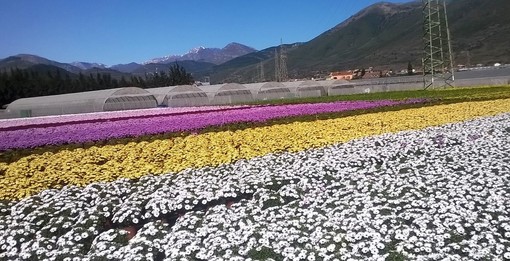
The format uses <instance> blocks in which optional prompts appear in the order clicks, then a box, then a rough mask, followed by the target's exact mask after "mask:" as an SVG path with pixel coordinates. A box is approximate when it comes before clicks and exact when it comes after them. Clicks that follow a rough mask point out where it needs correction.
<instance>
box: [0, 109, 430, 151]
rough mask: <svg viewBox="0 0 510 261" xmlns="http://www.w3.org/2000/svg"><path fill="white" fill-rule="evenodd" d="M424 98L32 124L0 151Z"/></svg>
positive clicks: (4, 140)
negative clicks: (42, 124) (59, 123)
mask: <svg viewBox="0 0 510 261" xmlns="http://www.w3.org/2000/svg"><path fill="white" fill-rule="evenodd" d="M424 101H425V100H423V99H410V100H402V101H392V100H379V101H342V102H333V103H315V104H295V105H280V106H261V107H241V108H239V109H228V110H212V111H211V110H209V111H202V112H197V111H195V112H194V113H192V114H182V113H180V114H168V115H163V116H162V115H156V116H155V115H148V116H147V117H141V118H139V117H135V118H126V119H116V120H115V121H104V120H98V121H92V122H91V121H87V122H85V123H83V122H82V123H77V122H75V123H73V124H63V125H56V126H34V127H30V128H20V129H10V130H4V131H1V132H0V151H2V150H8V149H24V148H33V147H39V146H45V145H62V144H68V143H83V142H91V141H100V140H109V139H112V138H125V137H137V136H144V135H154V134H162V133H171V132H183V131H195V130H199V129H203V128H206V127H210V126H219V125H224V124H229V123H239V122H264V121H267V120H271V119H276V118H283V117H290V116H301V115H314V114H319V113H329V112H341V111H351V110H362V109H371V108H377V107H383V106H395V105H399V104H411V103H421V102H424Z"/></svg>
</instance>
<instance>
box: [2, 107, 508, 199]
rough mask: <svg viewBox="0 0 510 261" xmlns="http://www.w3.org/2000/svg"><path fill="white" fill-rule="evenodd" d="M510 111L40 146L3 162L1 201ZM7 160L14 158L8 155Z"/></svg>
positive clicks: (460, 110) (387, 115) (413, 114)
mask: <svg viewBox="0 0 510 261" xmlns="http://www.w3.org/2000/svg"><path fill="white" fill-rule="evenodd" d="M503 112H510V99H501V100H493V101H483V102H465V103H458V104H449V105H438V106H433V107H423V108H414V109H406V110H401V111H389V112H380V113H372V114H363V115H357V116H350V117H345V118H337V119H328V120H317V121H313V122H293V123H288V124H281V125H273V126H265V127H256V128H249V129H243V130H237V131H220V132H210V133H204V134H199V135H190V136H185V137H182V136H175V137H171V138H167V139H162V138H147V139H145V140H144V141H140V142H133V141H130V140H129V139H123V140H121V141H118V142H107V143H106V144H105V145H102V146H97V145H94V144H86V145H85V146H84V147H82V146H79V145H66V146H62V147H61V148H60V149H59V150H55V149H53V150H50V149H48V148H39V149H36V150H34V154H31V155H28V156H20V154H18V152H10V153H12V155H8V156H12V157H11V158H14V159H17V160H15V161H13V162H0V199H2V200H3V199H9V200H12V199H21V198H24V197H27V196H30V195H33V194H35V193H38V192H40V191H42V190H45V189H48V188H60V187H62V186H63V185H78V186H84V185H87V184H90V183H92V182H98V181H103V182H107V181H113V180H116V179H118V178H131V179H133V178H139V177H141V176H143V175H147V174H149V173H152V174H161V173H168V172H178V171H181V170H183V169H186V168H197V167H203V166H217V165H219V164H225V163H231V162H233V161H236V160H239V159H249V158H253V157H257V156H263V155H265V154H268V153H272V152H279V151H290V152H297V151H301V150H305V149H309V148H314V147H323V146H327V145H331V144H334V143H339V142H346V141H348V140H352V139H356V138H360V137H364V136H370V135H376V134H381V133H387V132H396V131H402V130H411V129H420V128H425V127H429V126H434V125H441V124H446V123H451V122H459V121H464V120H468V119H472V118H474V117H479V116H490V115H494V114H498V113H503ZM6 158H9V157H6Z"/></svg>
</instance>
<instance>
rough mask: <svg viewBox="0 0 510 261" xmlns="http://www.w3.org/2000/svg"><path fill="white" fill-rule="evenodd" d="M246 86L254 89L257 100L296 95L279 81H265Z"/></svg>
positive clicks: (251, 89)
mask: <svg viewBox="0 0 510 261" xmlns="http://www.w3.org/2000/svg"><path fill="white" fill-rule="evenodd" d="M246 87H247V88H248V89H249V90H250V91H252V93H253V94H254V96H255V97H257V100H263V101H265V100H276V99H286V98H292V97H294V94H293V93H292V92H291V91H290V89H289V88H288V87H286V86H285V85H283V84H282V83H279V82H263V83H253V84H248V85H246Z"/></svg>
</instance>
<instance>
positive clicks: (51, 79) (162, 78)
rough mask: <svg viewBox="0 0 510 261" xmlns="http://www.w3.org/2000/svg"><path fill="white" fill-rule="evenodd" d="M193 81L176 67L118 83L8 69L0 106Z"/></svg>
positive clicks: (0, 81)
mask: <svg viewBox="0 0 510 261" xmlns="http://www.w3.org/2000/svg"><path fill="white" fill-rule="evenodd" d="M193 82H194V81H193V77H192V76H191V74H190V73H188V72H186V70H185V69H184V68H183V67H181V66H179V65H178V64H175V65H173V66H172V67H170V68H169V71H168V73H165V72H164V71H163V72H160V73H155V74H150V75H149V74H147V75H146V76H145V78H142V77H136V76H132V77H131V78H130V79H126V78H125V77H124V76H122V77H121V78H120V80H118V79H115V78H113V77H112V76H111V75H110V74H109V73H99V72H97V73H94V74H93V73H90V74H88V75H85V74H82V73H81V72H80V73H79V74H78V75H76V74H72V73H70V72H67V71H65V70H63V69H60V68H57V67H53V66H33V67H31V68H30V69H18V68H16V69H10V70H9V71H6V70H4V71H2V72H0V106H2V105H5V104H9V103H11V102H13V101H14V100H16V99H19V98H27V97H36V96H46V95H57V94H64V93H75V92H84V91H95V90H104V89H112V88H119V87H141V88H151V87H162V86H173V85H184V84H192V83H193Z"/></svg>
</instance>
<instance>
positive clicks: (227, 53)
mask: <svg viewBox="0 0 510 261" xmlns="http://www.w3.org/2000/svg"><path fill="white" fill-rule="evenodd" d="M255 51H257V50H255V49H253V48H251V47H248V46H246V45H242V44H239V43H230V44H228V45H227V46H225V47H223V48H221V49H220V48H205V47H202V46H200V47H197V48H193V49H191V50H190V51H189V52H188V53H186V54H184V55H169V56H164V57H160V58H154V59H151V60H149V61H147V62H144V64H150V63H159V64H165V63H171V62H176V61H196V62H207V63H213V64H222V63H224V62H227V61H230V60H232V59H234V58H236V57H239V56H242V55H246V54H249V53H252V52H255Z"/></svg>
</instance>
